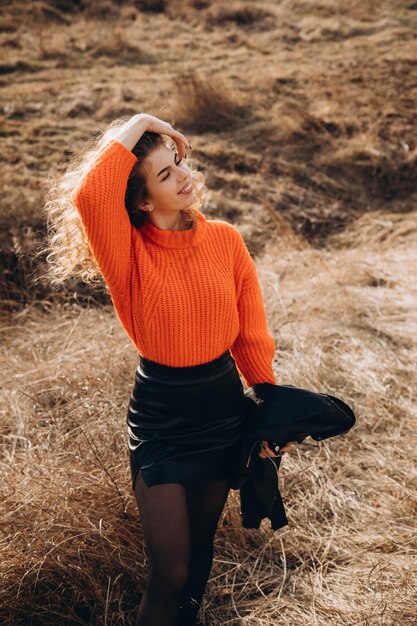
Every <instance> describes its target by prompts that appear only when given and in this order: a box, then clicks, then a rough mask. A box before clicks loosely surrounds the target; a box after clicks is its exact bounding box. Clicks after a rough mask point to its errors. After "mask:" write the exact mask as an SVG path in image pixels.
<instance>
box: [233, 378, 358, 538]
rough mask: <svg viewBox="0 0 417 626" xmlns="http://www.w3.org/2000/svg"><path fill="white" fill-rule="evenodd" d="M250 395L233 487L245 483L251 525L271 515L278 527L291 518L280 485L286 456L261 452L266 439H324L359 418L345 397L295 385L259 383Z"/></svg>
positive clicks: (245, 516)
mask: <svg viewBox="0 0 417 626" xmlns="http://www.w3.org/2000/svg"><path fill="white" fill-rule="evenodd" d="M245 401H246V403H247V410H246V417H245V433H244V436H243V439H242V445H241V450H240V456H239V458H238V460H237V463H236V467H235V470H234V473H233V475H232V479H231V488H232V489H239V494H240V505H241V506H240V509H241V510H240V515H241V520H242V524H243V526H244V527H245V528H259V526H260V523H261V521H262V519H264V518H265V517H269V519H270V521H271V528H272V530H277V529H278V528H281V527H283V526H285V525H287V524H288V520H287V517H286V514H285V509H284V504H283V502H282V498H281V494H280V490H279V475H278V470H279V466H280V463H281V457H266V458H261V457H260V456H259V450H260V443H261V441H262V440H268V441H269V442H274V443H276V444H277V445H278V446H283V445H284V444H285V443H287V442H289V441H297V442H298V443H301V442H302V441H303V440H304V439H305V438H306V437H308V436H311V437H312V438H313V439H315V440H316V441H321V440H322V439H327V438H328V437H335V436H336V435H341V434H343V433H346V432H347V431H348V430H350V429H351V428H352V426H353V425H354V424H355V422H356V418H355V414H354V413H353V411H352V409H351V408H350V407H349V406H348V405H347V404H346V403H345V402H343V401H342V400H340V398H336V397H335V396H331V395H328V394H324V393H317V392H313V391H309V390H308V389H301V388H299V387H294V385H273V384H271V383H259V384H256V385H253V386H252V387H250V388H249V389H248V390H247V391H246V392H245ZM271 445H272V444H271Z"/></svg>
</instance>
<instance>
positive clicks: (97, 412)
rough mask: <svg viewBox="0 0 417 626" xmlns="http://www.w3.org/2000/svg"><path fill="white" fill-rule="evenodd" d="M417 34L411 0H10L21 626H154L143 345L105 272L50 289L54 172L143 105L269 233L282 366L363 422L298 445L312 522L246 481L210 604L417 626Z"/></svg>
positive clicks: (0, 94) (291, 501) (291, 622)
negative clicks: (133, 471) (140, 470)
mask: <svg viewBox="0 0 417 626" xmlns="http://www.w3.org/2000/svg"><path fill="white" fill-rule="evenodd" d="M416 26H417V3H414V2H412V1H411V0H410V1H409V2H393V1H392V2H389V1H386V2H385V1H383V0H382V1H380V2H373V1H371V0H364V1H362V2H358V1H355V0H353V1H352V2H346V1H345V2H339V3H338V2H335V1H334V0H321V1H317V2H313V1H312V0H310V1H309V0H305V1H299V2H297V1H296V0H294V1H286V0H283V1H282V2H278V1H277V2H272V1H269V2H268V1H266V0H265V1H262V0H259V1H252V2H248V1H246V2H243V1H242V2H241V1H239V2H238V1H231V2H228V3H223V2H220V0H213V1H210V0H206V1H205V0H184V1H180V0H179V1H173V0H172V1H169V0H144V1H142V2H141V1H137V2H123V1H121V0H120V1H119V2H112V1H111V0H107V1H106V0H98V1H97V2H92V1H91V2H88V1H87V0H79V1H78V2H76V1H75V0H59V1H57V2H52V1H51V2H47V1H44V2H41V1H39V2H34V1H30V0H29V1H27V2H23V1H21V2H9V3H3V4H2V12H1V17H0V41H1V46H2V61H1V65H0V99H1V100H0V119H1V131H0V132H1V136H2V150H1V154H0V158H1V169H0V180H1V184H2V189H3V193H2V198H1V203H2V205H1V217H0V219H1V226H2V228H1V231H0V232H1V257H0V258H1V264H2V278H1V283H0V307H1V327H0V332H1V346H0V349H1V356H0V359H1V369H2V373H3V384H2V388H1V394H0V411H1V421H0V433H1V456H0V478H1V480H0V486H1V487H0V488H1V508H0V623H1V624H10V625H12V624H13V625H21V624H24V625H25V626H26V625H34V626H35V625H36V626H38V625H39V626H41V625H42V626H43V625H46V624H48V625H59V626H61V625H68V626H73V625H74V626H75V625H77V626H78V625H81V624H82V625H87V624H91V625H102V624H105V625H106V626H110V625H112V626H113V625H124V624H131V623H133V620H134V616H135V613H136V607H137V605H138V603H139V600H140V595H141V590H142V589H143V586H144V584H145V580H146V558H145V552H144V549H143V543H142V534H141V525H140V518H139V515H138V512H137V509H136V504H135V501H134V496H133V492H131V488H130V476H129V468H128V455H127V442H126V429H125V413H126V408H127V402H128V398H129V394H130V391H131V387H132V385H133V377H134V370H135V366H136V364H137V353H136V351H135V348H134V346H133V344H131V343H130V342H129V340H128V338H127V337H126V335H125V333H124V331H123V329H122V328H121V327H120V325H119V323H118V321H117V319H116V317H115V314H114V312H113V309H112V308H111V306H110V303H109V298H108V295H107V293H106V291H105V289H104V288H103V287H87V286H85V285H81V284H77V283H75V282H74V283H73V284H68V285H67V286H66V287H65V288H63V289H61V290H60V291H52V290H51V289H50V288H48V285H47V284H46V283H40V282H35V280H34V278H36V277H38V278H39V277H42V275H43V274H44V267H45V266H44V262H45V259H44V255H42V254H39V251H40V250H41V249H42V242H43V241H44V237H45V220H44V216H43V212H42V206H43V199H44V193H45V188H46V187H47V184H48V183H47V181H48V176H50V175H53V174H55V173H57V172H59V171H64V170H65V167H66V163H68V161H69V159H70V158H71V155H72V154H73V153H76V152H77V150H78V149H80V148H81V147H82V146H83V145H84V142H85V141H86V140H87V139H88V138H89V137H90V136H91V135H92V134H93V133H95V132H97V131H98V130H100V129H103V128H104V127H105V126H106V125H107V124H109V123H110V121H111V120H112V119H114V118H115V117H117V116H118V115H125V114H128V115H129V114H135V113H138V112H141V111H143V112H148V113H151V114H153V115H157V116H158V117H161V118H162V119H165V120H167V121H171V122H172V123H173V124H174V126H175V127H176V128H178V130H180V131H181V132H183V133H184V134H185V135H186V137H187V138H188V139H189V140H190V143H191V145H192V147H193V150H192V157H193V159H195V161H196V162H197V163H198V164H199V167H200V169H201V171H203V173H204V174H205V176H206V182H207V185H208V187H209V189H210V192H209V194H208V197H207V201H206V205H205V207H204V209H203V210H204V212H205V214H206V215H207V217H208V218H221V219H226V220H228V221H231V222H232V223H234V224H236V225H237V226H238V227H239V229H240V231H241V232H242V234H243V235H244V237H245V241H246V243H247V245H248V248H249V250H250V251H251V253H252V254H253V257H254V259H255V261H256V265H257V268H258V273H259V279H260V282H261V286H262V290H263V293H264V298H265V306H266V310H267V315H268V322H269V327H270V330H271V332H272V333H273V334H274V336H275V338H276V360H275V363H274V367H275V370H276V373H277V376H278V380H279V381H280V382H282V383H291V384H295V385H298V386H302V387H306V388H310V389H315V390H317V391H323V392H328V393H331V394H333V395H337V396H340V397H341V398H342V399H344V400H345V401H346V402H348V403H349V404H351V406H352V407H353V408H354V410H355V412H356V414H357V417H358V423H357V426H356V427H355V428H354V430H352V431H351V432H350V433H349V434H348V435H345V436H343V437H340V438H337V439H333V440H332V439H330V440H327V441H325V442H321V443H317V442H313V441H312V440H306V441H305V442H304V443H303V444H301V445H300V446H295V448H294V449H293V450H292V451H291V453H290V454H287V455H285V458H284V459H283V462H282V465H281V467H282V471H281V476H282V481H281V486H282V494H283V498H284V501H285V504H286V509H287V513H288V517H289V521H290V527H291V532H290V533H289V534H287V535H285V536H283V537H280V536H279V532H277V533H276V534H275V535H274V533H272V531H271V529H270V526H269V522H268V521H267V520H265V521H264V522H263V523H262V525H261V528H260V529H259V530H248V529H243V528H242V526H241V523H240V518H239V498H238V493H237V492H235V491H232V492H231V493H230V496H229V499H228V502H227V504H226V507H225V510H224V514H223V516H222V519H221V522H220V525H219V529H218V532H217V535H216V539H215V557H214V563H213V568H212V572H211V579H210V581H209V584H208V587H207V593H206V596H205V599H204V606H203V615H204V617H205V618H206V620H207V622H208V623H210V624H211V625H213V626H218V625H220V624H222V625H226V624H230V625H239V626H240V625H242V626H252V625H253V626H266V625H268V626H306V625H314V626H316V625H317V626H336V625H337V626H339V625H340V626H388V625H390V626H411V625H413V624H417V619H416V617H415V614H416V604H417V602H416V584H417V576H416V547H417V546H416V543H417V542H416V513H417V505H416V495H417V494H416V440H415V432H416V426H417V416H416V408H415V405H416V403H415V400H416V392H415V390H416V387H417V374H416V367H415V364H416V361H417V345H416V341H415V337H416V334H417V317H416V309H417V281H416V266H417V245H416V244H417V218H416V212H415V200H416V195H417V192H416V185H415V181H416V153H417V152H416V134H415V120H416V113H415V105H416V92H417V90H416V85H417V82H416V80H417V70H416V58H417V55H416V43H415V32H416ZM103 389H105V392H104V393H103ZM96 431H97V432H98V436H97V438H96V439H95V442H93V440H92V433H93V432H96Z"/></svg>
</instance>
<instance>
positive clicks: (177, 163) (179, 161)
mask: <svg viewBox="0 0 417 626" xmlns="http://www.w3.org/2000/svg"><path fill="white" fill-rule="evenodd" d="M181 161H182V159H179V160H178V161H177V162H176V163H175V165H179V164H180V163H181ZM168 176H169V172H168V174H167V175H166V176H165V177H164V178H163V179H162V180H166V179H167V178H168Z"/></svg>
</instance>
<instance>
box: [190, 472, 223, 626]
mask: <svg viewBox="0 0 417 626" xmlns="http://www.w3.org/2000/svg"><path fill="white" fill-rule="evenodd" d="M228 493H229V485H228V482H227V481H226V480H218V481H214V482H212V483H209V484H207V485H196V486H189V487H187V501H188V513H189V521H190V540H191V558H190V569H189V578H188V581H187V584H186V585H185V587H184V588H183V592H182V597H181V609H180V613H179V615H180V622H179V624H184V626H185V625H186V624H187V618H188V619H189V620H190V621H189V623H190V624H192V623H194V622H193V619H195V617H196V615H197V613H198V609H199V606H200V604H201V600H202V598H203V595H204V591H205V588H206V585H207V581H208V578H209V575H210V570H211V565H212V561H213V541H214V535H215V533H216V529H217V525H218V521H219V519H220V515H221V513H222V511H223V508H224V505H225V503H226V500H227V496H228Z"/></svg>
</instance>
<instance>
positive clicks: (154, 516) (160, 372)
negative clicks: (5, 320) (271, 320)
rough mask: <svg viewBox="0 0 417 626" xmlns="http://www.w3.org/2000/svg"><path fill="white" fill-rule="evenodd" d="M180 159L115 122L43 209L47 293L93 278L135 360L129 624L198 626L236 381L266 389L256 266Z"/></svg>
mask: <svg viewBox="0 0 417 626" xmlns="http://www.w3.org/2000/svg"><path fill="white" fill-rule="evenodd" d="M164 136H166V137H168V138H170V139H165V138H164ZM169 142H171V143H169ZM174 145H175V146H176V151H175V150H173V149H172V148H173V147H174ZM189 148H191V146H190V145H189V143H188V141H187V139H186V138H185V137H184V135H182V134H181V133H180V132H177V131H176V130H175V129H174V128H173V127H172V125H171V124H169V123H167V122H164V121H162V120H160V119H158V118H156V117H154V116H152V115H147V114H138V115H135V116H133V117H132V118H130V119H128V120H126V119H118V120H115V121H114V122H113V123H112V124H111V125H110V127H109V128H108V129H107V131H106V132H104V133H103V134H102V135H101V137H100V138H99V139H95V140H92V141H91V142H90V144H89V145H88V146H87V147H86V149H85V150H84V151H83V152H82V153H81V155H80V157H79V159H78V161H77V162H75V161H74V164H73V165H72V166H71V167H69V168H68V170H67V172H66V173H65V175H64V176H63V177H62V179H61V180H60V183H59V184H58V185H56V186H55V187H54V189H53V190H51V192H50V195H51V197H50V199H49V201H48V202H47V203H46V209H47V213H48V216H49V224H50V226H51V230H50V233H51V234H50V246H51V253H50V256H49V261H50V263H51V267H53V272H54V273H55V282H56V283H58V282H62V280H64V279H65V278H66V277H67V276H70V275H74V274H76V273H78V274H79V275H81V276H83V277H84V279H85V280H90V279H92V278H93V277H94V276H95V275H96V273H97V271H99V272H100V274H101V275H102V276H103V278H104V280H105V282H106V284H107V287H108V289H109V292H110V295H111V298H112V301H113V304H114V307H115V310H116V313H117V315H118V318H119V320H120V322H121V324H122V325H123V327H124V328H125V330H126V332H127V334H128V336H129V337H130V339H131V340H132V341H133V343H134V345H135V346H136V348H137V350H138V352H139V365H138V367H137V370H136V376H135V381H134V387H133V391H132V395H131V398H130V402H129V406H128V409H127V440H128V453H129V458H130V467H131V476H132V489H133V491H134V494H135V497H136V501H137V506H138V510H139V514H140V519H141V523H142V529H143V535H144V541H145V545H146V552H147V556H148V570H149V571H148V582H147V586H146V589H145V590H144V592H143V596H142V600H141V603H140V607H139V610H138V615H137V622H136V623H137V625H138V626H174V625H177V624H180V625H183V626H185V625H186V624H188V625H191V624H198V623H200V622H198V621H197V619H198V618H197V613H198V609H199V606H200V603H201V600H202V598H203V594H204V591H205V588H206V584H207V580H208V577H209V573H210V569H211V565H212V559H213V540H214V535H215V531H216V528H217V525H218V521H219V518H220V515H221V513H222V511H223V508H224V505H225V502H226V499H227V496H228V492H229V482H228V480H229V477H230V474H231V471H232V468H233V466H234V463H235V462H236V460H237V458H238V456H237V455H238V450H239V446H240V442H241V436H242V434H243V419H244V394H243V385H242V382H241V379H240V376H239V372H240V373H241V375H242V377H243V379H244V382H245V384H246V385H247V386H248V387H249V386H251V385H253V384H255V383H260V382H270V383H276V379H275V376H274V373H273V370H272V360H273V357H274V351H275V342H274V338H273V337H272V335H271V334H269V332H268V328H267V320H266V314H265V309H264V304H263V300H262V295H261V290H260V286H259V282H258V279H257V273H256V269H255V265H254V262H253V260H252V258H251V257H250V255H249V252H248V250H247V248H246V246H245V243H244V240H243V238H242V236H241V235H240V233H239V231H238V230H237V228H235V227H234V226H233V225H231V224H229V223H228V222H226V221H223V220H207V219H206V218H205V216H204V215H203V213H202V212H201V211H200V208H201V206H202V203H203V198H204V194H205V190H206V188H205V184H204V178H203V176H202V174H201V173H199V172H198V171H197V170H196V168H195V167H194V166H193V165H192V164H190V166H189V165H188V164H187V162H186V160H185V154H186V150H187V149H189ZM71 201H73V203H74V204H75V206H76V210H71V206H72V207H74V204H72V205H71ZM266 443H267V442H263V444H264V448H263V449H262V451H261V452H260V455H261V456H266V455H269V456H275V455H274V453H273V452H272V450H270V449H269V448H268V446H267V445H266ZM288 449H289V446H286V448H284V451H285V450H288Z"/></svg>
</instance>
